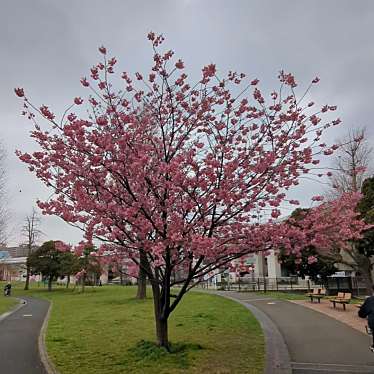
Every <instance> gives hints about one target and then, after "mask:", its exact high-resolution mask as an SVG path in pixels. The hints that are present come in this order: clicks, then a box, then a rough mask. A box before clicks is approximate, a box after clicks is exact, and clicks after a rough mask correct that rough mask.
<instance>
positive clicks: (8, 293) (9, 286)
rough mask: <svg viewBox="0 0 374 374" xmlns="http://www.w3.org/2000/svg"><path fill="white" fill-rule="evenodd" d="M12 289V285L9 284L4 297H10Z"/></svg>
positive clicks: (5, 288)
mask: <svg viewBox="0 0 374 374" xmlns="http://www.w3.org/2000/svg"><path fill="white" fill-rule="evenodd" d="M11 289H12V285H11V284H10V283H7V284H6V285H5V287H4V295H5V296H10V292H11Z"/></svg>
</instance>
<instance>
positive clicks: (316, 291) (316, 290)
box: [306, 288, 320, 297]
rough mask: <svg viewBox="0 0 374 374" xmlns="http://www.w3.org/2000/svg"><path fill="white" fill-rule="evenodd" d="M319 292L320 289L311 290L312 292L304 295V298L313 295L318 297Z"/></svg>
mask: <svg viewBox="0 0 374 374" xmlns="http://www.w3.org/2000/svg"><path fill="white" fill-rule="evenodd" d="M319 291H320V289H319V288H313V292H307V293H306V296H309V297H310V296H312V295H313V296H314V295H319Z"/></svg>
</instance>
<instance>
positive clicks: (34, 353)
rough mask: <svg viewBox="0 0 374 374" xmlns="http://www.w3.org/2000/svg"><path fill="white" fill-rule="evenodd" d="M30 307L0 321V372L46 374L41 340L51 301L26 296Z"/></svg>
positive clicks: (8, 373) (25, 307) (3, 373)
mask: <svg viewBox="0 0 374 374" xmlns="http://www.w3.org/2000/svg"><path fill="white" fill-rule="evenodd" d="M23 299H24V300H26V301H27V305H26V306H24V307H22V308H20V309H19V310H17V311H16V312H14V313H12V314H11V315H10V316H8V317H6V318H5V319H3V320H1V321H0V373H1V374H46V372H45V370H44V366H43V364H42V363H41V361H40V357H39V351H38V338H39V333H40V329H41V327H42V324H43V321H44V318H45V315H46V314H47V311H48V306H49V304H48V302H47V301H45V300H37V299H33V298H28V297H23Z"/></svg>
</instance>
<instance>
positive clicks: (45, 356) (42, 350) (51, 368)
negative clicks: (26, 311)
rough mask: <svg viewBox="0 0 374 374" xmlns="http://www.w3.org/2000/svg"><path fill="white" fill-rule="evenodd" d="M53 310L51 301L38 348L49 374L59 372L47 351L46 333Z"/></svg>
mask: <svg viewBox="0 0 374 374" xmlns="http://www.w3.org/2000/svg"><path fill="white" fill-rule="evenodd" d="M51 310H52V303H51V302H50V304H49V308H48V312H47V314H46V316H45V318H44V322H43V325H42V328H41V329H40V334H39V338H38V349H39V356H40V360H41V362H42V364H43V366H44V368H45V370H46V372H47V373H48V374H59V372H58V371H57V369H56V367H55V365H54V364H53V362H52V361H51V360H50V359H49V356H48V353H47V348H46V346H45V337H46V333H47V327H48V321H49V317H50V315H51Z"/></svg>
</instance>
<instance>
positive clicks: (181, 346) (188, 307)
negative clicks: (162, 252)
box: [15, 286, 265, 374]
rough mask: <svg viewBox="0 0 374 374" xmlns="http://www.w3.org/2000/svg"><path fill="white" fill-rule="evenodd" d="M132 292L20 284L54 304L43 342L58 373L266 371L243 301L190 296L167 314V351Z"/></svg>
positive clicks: (148, 308)
mask: <svg viewBox="0 0 374 374" xmlns="http://www.w3.org/2000/svg"><path fill="white" fill-rule="evenodd" d="M135 292H136V288H135V287H121V286H103V287H96V288H89V287H88V288H87V291H86V292H85V293H83V294H82V293H80V292H78V291H74V292H73V291H72V290H65V289H62V288H58V289H56V290H55V291H52V292H51V293H48V292H47V291H46V290H44V289H40V288H39V289H36V288H34V289H32V290H30V291H28V292H25V291H22V290H20V289H19V290H17V289H16V290H15V293H16V294H17V295H26V294H27V295H30V296H35V297H41V298H48V299H50V300H51V301H52V302H53V308H52V314H51V318H50V321H49V326H48V331H47V339H46V343H47V349H48V353H49V355H50V357H51V359H52V361H53V362H54V363H55V365H56V367H57V369H58V370H59V371H60V373H61V374H120V373H121V374H122V373H157V374H162V373H165V374H166V373H167V374H173V373H203V372H204V371H206V372H211V373H221V374H223V373H253V374H257V373H263V368H264V351H265V347H264V337H263V334H262V331H261V328H260V326H259V324H258V322H257V320H256V319H255V318H254V317H253V316H252V315H251V314H250V313H249V311H248V310H247V309H245V308H244V307H243V306H242V305H240V304H237V303H235V302H233V301H231V300H227V299H224V298H221V297H219V296H215V295H207V294H202V293H197V292H196V293H190V294H188V295H187V296H186V297H185V298H184V299H183V300H182V302H181V304H180V305H179V306H178V307H177V309H176V310H175V312H174V313H173V314H172V316H171V317H170V323H169V337H170V341H171V342H172V344H173V345H172V348H173V350H174V353H171V354H170V353H166V352H165V351H164V350H162V349H159V348H156V347H155V346H154V345H153V344H152V342H154V341H155V332H154V319H153V305H152V300H151V298H148V299H147V300H145V301H144V300H143V301H140V300H136V299H135Z"/></svg>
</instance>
